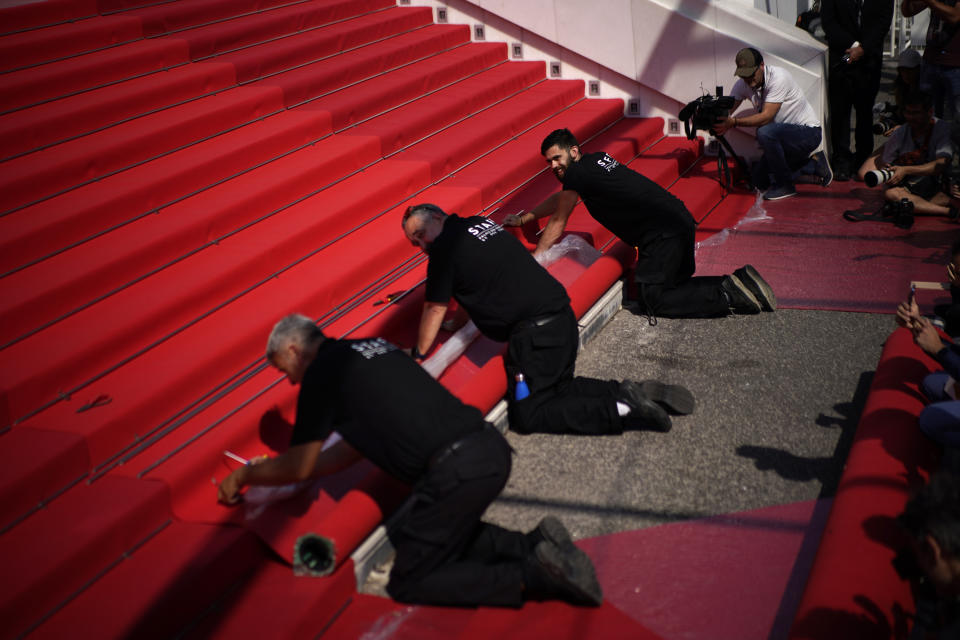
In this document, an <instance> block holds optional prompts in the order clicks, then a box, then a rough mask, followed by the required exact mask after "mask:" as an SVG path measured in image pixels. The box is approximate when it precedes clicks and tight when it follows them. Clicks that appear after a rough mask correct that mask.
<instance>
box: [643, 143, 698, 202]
mask: <svg viewBox="0 0 960 640" xmlns="http://www.w3.org/2000/svg"><path fill="white" fill-rule="evenodd" d="M702 146H703V142H702V141H701V140H699V139H696V140H687V139H686V138H681V137H678V136H672V137H666V138H663V139H662V140H660V141H659V142H657V143H656V144H654V145H653V146H652V147H650V148H649V149H647V150H646V151H644V153H643V155H642V156H640V157H639V158H637V159H636V160H635V161H633V162H631V163H630V168H631V169H633V170H634V171H637V172H639V173H641V174H643V175H644V176H646V177H647V178H650V179H651V180H653V181H654V182H656V183H657V184H659V185H660V186H662V187H664V188H669V187H670V185H672V184H673V183H674V182H676V181H677V178H679V177H680V176H681V175H682V174H683V173H685V172H686V171H687V170H688V169H689V168H690V167H691V166H692V165H693V164H694V163H695V162H696V161H697V160H698V159H699V158H700V154H701V151H702ZM681 199H682V198H681Z"/></svg>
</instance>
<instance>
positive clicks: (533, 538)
mask: <svg viewBox="0 0 960 640" xmlns="http://www.w3.org/2000/svg"><path fill="white" fill-rule="evenodd" d="M527 539H528V540H529V541H530V543H531V544H530V546H531V547H532V548H536V546H537V545H538V544H539V543H541V542H543V541H547V542H550V543H552V544H554V545H556V546H557V547H559V548H560V550H561V551H563V552H564V553H569V552H572V551H575V550H576V548H577V546H576V545H575V544H573V538H572V537H571V536H570V532H569V531H567V528H566V527H565V526H563V523H562V522H560V520H559V518H555V517H554V516H546V517H545V518H544V519H543V520H541V521H540V524H538V525H537V528H536V529H534V530H533V531H531V532H530V533H528V534H527Z"/></svg>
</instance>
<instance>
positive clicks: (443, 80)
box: [297, 43, 507, 130]
mask: <svg viewBox="0 0 960 640" xmlns="http://www.w3.org/2000/svg"><path fill="white" fill-rule="evenodd" d="M506 53H507V49H506V45H504V44H502V43H474V44H469V45H467V46H464V47H459V48H457V49H454V50H453V51H446V52H444V53H440V54H437V55H435V56H432V57H430V58H428V59H426V60H421V61H419V62H417V63H416V64H412V65H409V66H406V67H403V68H400V69H396V70H394V71H390V72H389V73H385V74H383V75H380V76H377V77H375V78H371V79H369V80H366V81H364V82H360V83H357V84H354V85H352V86H349V87H345V88H343V89H340V90H338V91H336V92H334V93H331V94H329V95H326V96H323V97H320V98H317V99H316V100H311V101H310V102H308V103H306V104H304V105H301V106H299V107H297V109H307V110H310V111H328V112H329V113H330V116H331V119H332V121H333V128H334V129H335V130H340V129H343V128H344V127H347V126H349V125H351V124H353V123H354V122H358V121H360V120H364V119H366V118H369V117H371V116H373V115H376V114H378V113H382V112H384V111H385V110H386V108H388V107H390V106H393V105H397V104H402V103H404V102H407V101H410V100H413V99H416V98H419V97H420V96H422V95H424V94H427V93H429V92H431V91H435V90H437V89H440V88H441V87H444V86H446V85H449V84H451V83H453V82H456V81H458V80H461V79H463V78H465V77H468V76H469V75H471V74H475V73H479V72H481V71H483V70H485V69H488V68H490V67H493V66H494V65H497V64H501V63H503V61H504V59H505V58H506ZM387 96H389V101H385V100H384V98H385V97H387ZM475 117H476V116H475ZM481 126H482V125H481Z"/></svg>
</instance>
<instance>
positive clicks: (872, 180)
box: [863, 168, 894, 187]
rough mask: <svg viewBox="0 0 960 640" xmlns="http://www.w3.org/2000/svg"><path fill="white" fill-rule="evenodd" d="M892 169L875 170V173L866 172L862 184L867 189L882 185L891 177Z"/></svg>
mask: <svg viewBox="0 0 960 640" xmlns="http://www.w3.org/2000/svg"><path fill="white" fill-rule="evenodd" d="M893 174H894V169H892V168H887V169H877V170H876V171H868V172H867V174H866V175H865V176H863V182H864V183H865V184H866V185H867V186H868V187H875V186H877V185H878V184H883V183H884V182H886V181H887V180H889V179H890V178H892V177H893Z"/></svg>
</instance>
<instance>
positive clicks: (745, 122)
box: [713, 47, 833, 200]
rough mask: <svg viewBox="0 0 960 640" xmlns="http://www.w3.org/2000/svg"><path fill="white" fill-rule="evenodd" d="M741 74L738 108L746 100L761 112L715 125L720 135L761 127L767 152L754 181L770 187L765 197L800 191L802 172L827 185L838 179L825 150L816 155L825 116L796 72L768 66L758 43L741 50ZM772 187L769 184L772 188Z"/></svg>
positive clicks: (736, 88) (759, 135)
mask: <svg viewBox="0 0 960 640" xmlns="http://www.w3.org/2000/svg"><path fill="white" fill-rule="evenodd" d="M736 62H737V70H736V71H735V74H736V75H737V76H738V77H739V78H740V79H739V80H737V82H736V84H734V85H733V90H732V91H731V94H732V95H733V97H734V98H736V100H737V102H736V104H735V105H734V107H733V110H736V109H737V108H738V107H739V106H740V103H741V102H743V101H744V100H745V99H748V100H750V102H751V103H752V104H753V106H754V107H755V108H756V110H757V113H755V114H754V115H750V116H735V117H732V116H728V117H726V118H724V119H722V120H720V121H718V122H717V124H716V125H715V126H714V128H713V131H714V133H716V134H717V135H723V134H724V133H726V132H727V131H729V130H730V129H732V128H734V127H757V142H758V143H759V144H760V148H761V149H762V150H763V156H762V157H761V158H760V161H759V162H758V163H757V166H755V167H754V171H753V180H754V185H755V186H756V187H758V188H759V189H766V193H764V194H763V198H764V200H781V199H783V198H789V197H791V196H795V195H797V190H796V189H795V188H794V186H793V180H794V176H795V175H796V174H798V173H804V174H814V175H817V176H818V177H819V178H820V179H821V183H822V184H823V186H827V185H829V184H830V182H831V181H832V180H833V172H832V171H831V170H830V165H829V164H828V163H827V159H826V156H825V155H824V154H823V152H818V153H817V154H815V156H814V157H811V154H812V153H813V152H814V150H815V149H816V148H817V147H819V146H820V140H821V137H822V133H821V131H820V120H819V119H818V118H817V115H816V113H814V111H813V107H812V106H810V103H809V102H807V99H806V97H804V95H803V92H802V91H800V87H799V86H798V85H797V83H796V81H795V80H794V79H793V77H792V76H791V75H790V74H789V73H788V72H787V71H786V70H784V69H781V68H780V67H774V66H767V65H766V64H764V62H763V56H762V55H760V52H759V51H757V50H756V49H754V48H752V47H747V48H746V49H741V50H740V52H739V53H737V57H736ZM768 186H769V188H767V187H768Z"/></svg>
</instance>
